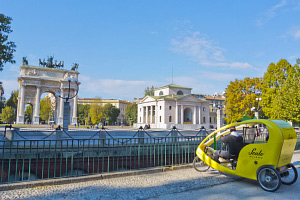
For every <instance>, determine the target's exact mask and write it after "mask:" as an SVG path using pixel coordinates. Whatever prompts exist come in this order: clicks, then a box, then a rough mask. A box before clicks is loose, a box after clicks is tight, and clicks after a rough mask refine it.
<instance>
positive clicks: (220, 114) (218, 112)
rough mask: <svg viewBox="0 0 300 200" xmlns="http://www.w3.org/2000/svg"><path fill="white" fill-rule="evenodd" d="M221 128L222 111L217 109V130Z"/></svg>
mask: <svg viewBox="0 0 300 200" xmlns="http://www.w3.org/2000/svg"><path fill="white" fill-rule="evenodd" d="M222 126H223V112H222V109H219V108H218V109H217V129H219V128H221V127H222Z"/></svg>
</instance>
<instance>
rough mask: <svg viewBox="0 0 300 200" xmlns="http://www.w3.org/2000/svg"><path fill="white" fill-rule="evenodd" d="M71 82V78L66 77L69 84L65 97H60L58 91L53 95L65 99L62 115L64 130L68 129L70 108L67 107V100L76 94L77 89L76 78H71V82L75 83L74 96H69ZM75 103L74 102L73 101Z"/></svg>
mask: <svg viewBox="0 0 300 200" xmlns="http://www.w3.org/2000/svg"><path fill="white" fill-rule="evenodd" d="M71 82H72V79H71V78H70V77H69V78H68V83H69V86H68V95H67V96H65V97H62V96H60V94H59V93H56V94H55V96H56V97H59V98H61V99H65V100H66V101H65V102H64V115H63V130H64V131H68V126H69V118H70V112H69V110H70V108H69V104H70V103H69V100H70V99H73V98H74V97H76V96H77V94H78V90H79V87H78V80H77V78H73V82H74V83H75V84H76V92H75V94H74V96H72V97H70V91H71ZM74 103H76V102H74Z"/></svg>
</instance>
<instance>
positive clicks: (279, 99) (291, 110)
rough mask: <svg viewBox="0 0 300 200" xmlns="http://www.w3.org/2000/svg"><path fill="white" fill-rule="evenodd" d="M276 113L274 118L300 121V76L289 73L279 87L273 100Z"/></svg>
mask: <svg viewBox="0 0 300 200" xmlns="http://www.w3.org/2000/svg"><path fill="white" fill-rule="evenodd" d="M273 109H274V114H273V116H272V119H282V120H286V121H291V122H298V121H300V77H299V75H297V74H292V75H289V76H288V78H287V79H286V81H285V82H284V83H283V84H282V85H281V86H280V87H279V88H278V90H277V95H276V96H275V98H274V100H273Z"/></svg>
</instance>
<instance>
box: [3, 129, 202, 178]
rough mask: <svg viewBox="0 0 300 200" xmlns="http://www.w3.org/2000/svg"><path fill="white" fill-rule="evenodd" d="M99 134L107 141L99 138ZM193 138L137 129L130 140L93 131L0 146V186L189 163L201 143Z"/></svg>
mask: <svg viewBox="0 0 300 200" xmlns="http://www.w3.org/2000/svg"><path fill="white" fill-rule="evenodd" d="M103 132H105V134H106V137H107V138H104V139H102V138H100V137H101V136H100V134H101V133H102V134H103ZM194 133H196V134H194V135H193V136H187V135H183V134H182V133H180V132H179V131H178V130H175V129H172V130H171V131H170V132H169V133H168V134H167V135H165V136H160V137H159V136H155V133H154V132H149V133H148V132H147V131H145V130H141V129H140V130H138V131H137V132H136V133H135V134H134V136H133V137H130V138H129V137H124V138H114V137H113V136H112V135H111V134H110V132H108V131H106V130H99V131H98V132H96V133H95V134H94V135H93V136H92V137H89V138H85V139H74V138H69V139H62V140H57V139H49V137H50V136H49V137H47V138H45V139H38V140H33V139H27V138H25V137H23V136H22V137H23V138H22V137H21V138H20V137H19V139H18V140H0V183H11V182H20V181H31V180H37V179H51V178H60V177H70V176H80V175H89V174H99V173H107V172H113V171H122V170H133V169H142V168H149V167H158V166H172V165H182V164H187V163H191V162H192V161H193V158H194V157H195V152H196V149H197V147H198V145H199V143H200V142H201V141H202V140H203V139H204V138H205V136H204V135H201V134H200V132H198V133H197V132H194ZM18 134H20V133H18ZM50 135H52V133H51V134H50ZM98 135H99V137H97V136H98ZM174 135H175V136H174ZM141 136H143V137H141Z"/></svg>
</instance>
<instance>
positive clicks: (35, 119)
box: [33, 86, 41, 124]
mask: <svg viewBox="0 0 300 200" xmlns="http://www.w3.org/2000/svg"><path fill="white" fill-rule="evenodd" d="M40 101H41V87H40V86H37V87H36V95H35V107H34V116H33V124H39V123H40Z"/></svg>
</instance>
